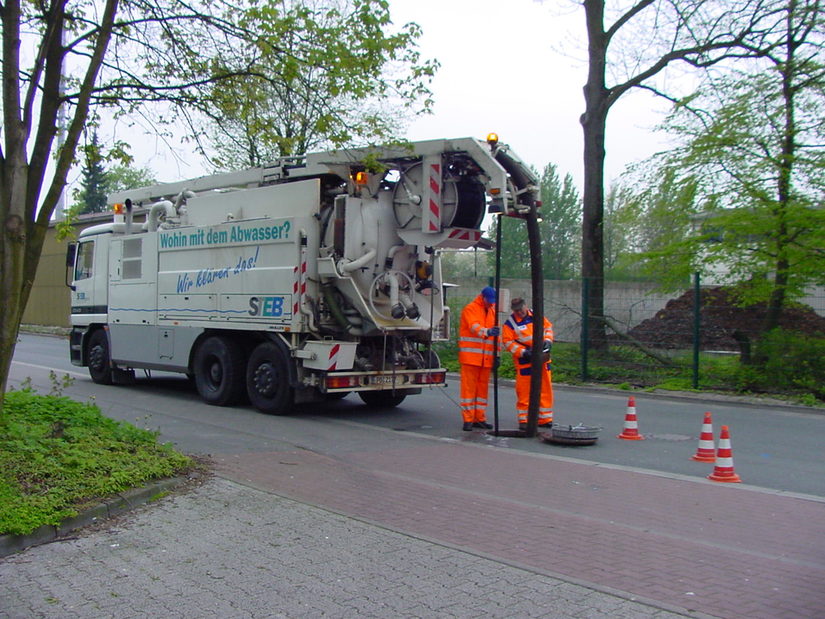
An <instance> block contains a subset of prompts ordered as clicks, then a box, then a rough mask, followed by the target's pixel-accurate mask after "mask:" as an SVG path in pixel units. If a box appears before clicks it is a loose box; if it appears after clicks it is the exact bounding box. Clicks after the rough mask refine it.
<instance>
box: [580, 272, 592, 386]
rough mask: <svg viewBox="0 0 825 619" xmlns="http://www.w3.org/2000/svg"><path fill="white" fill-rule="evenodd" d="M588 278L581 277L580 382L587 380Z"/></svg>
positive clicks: (588, 335) (588, 340) (588, 336)
mask: <svg viewBox="0 0 825 619" xmlns="http://www.w3.org/2000/svg"><path fill="white" fill-rule="evenodd" d="M589 299H590V280H588V279H587V278H586V277H582V326H581V352H580V354H581V370H582V382H587V379H588V378H589V376H588V371H587V355H588V345H589V342H590V333H589V331H588V324H589V322H590V321H589V320H588V317H589V316H590V303H589Z"/></svg>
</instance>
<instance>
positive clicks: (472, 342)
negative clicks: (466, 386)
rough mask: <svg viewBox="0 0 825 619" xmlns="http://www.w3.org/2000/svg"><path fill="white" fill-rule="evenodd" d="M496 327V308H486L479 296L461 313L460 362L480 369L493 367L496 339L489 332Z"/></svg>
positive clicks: (459, 326)
mask: <svg viewBox="0 0 825 619" xmlns="http://www.w3.org/2000/svg"><path fill="white" fill-rule="evenodd" d="M495 325H496V312H495V306H491V307H490V308H485V307H484V298H483V297H482V296H481V295H478V296H477V297H476V298H475V299H473V300H472V301H471V302H470V303H468V304H467V306H466V307H465V308H464V310H463V311H462V312H461V321H460V322H459V324H458V362H459V363H461V364H463V365H477V366H480V367H492V366H493V353H494V345H493V342H494V338H492V337H489V336H488V335H487V330H488V329H490V328H491V327H494V326H495Z"/></svg>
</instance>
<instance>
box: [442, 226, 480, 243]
mask: <svg viewBox="0 0 825 619" xmlns="http://www.w3.org/2000/svg"><path fill="white" fill-rule="evenodd" d="M449 238H451V239H458V240H460V241H471V242H473V243H477V242H478V240H479V239H480V238H481V231H480V230H473V229H472V228H454V229H453V230H452V231H451V232H450V237H449Z"/></svg>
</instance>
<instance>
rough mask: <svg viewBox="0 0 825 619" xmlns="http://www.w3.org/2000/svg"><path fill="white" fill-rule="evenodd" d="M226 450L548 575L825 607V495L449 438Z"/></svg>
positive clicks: (698, 601) (267, 475)
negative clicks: (378, 445) (331, 452)
mask: <svg viewBox="0 0 825 619" xmlns="http://www.w3.org/2000/svg"><path fill="white" fill-rule="evenodd" d="M411 445H412V446H411ZM218 461H219V466H218V469H219V474H220V475H222V476H224V477H227V478H230V479H233V480H236V481H240V482H242V483H247V484H250V485H253V486H256V487H259V488H263V489H266V490H270V491H273V492H275V493H277V494H281V495H284V496H288V497H291V498H294V499H297V500H300V501H305V502H308V503H312V504H315V505H319V506H322V507H326V508H328V509H332V510H335V511H337V512H340V513H343V514H347V515H351V516H354V517H357V518H362V519H366V520H369V521H372V522H375V523H378V524H381V525H383V526H386V527H388V528H391V529H394V530H398V531H403V532H406V533H409V534H412V535H418V536H423V537H426V538H429V539H432V540H436V541H441V542H444V543H447V544H451V545H455V546H459V547H462V548H465V549H467V550H469V551H473V552H479V553H483V554H485V555H488V556H492V557H497V558H500V559H502V560H504V561H507V562H510V563H515V564H518V565H521V566H523V567H527V568H529V569H532V570H535V571H537V572H541V573H546V574H548V575H552V576H558V577H562V578H564V577H567V578H570V579H575V580H579V581H586V582H589V583H595V584H597V585H599V586H601V587H608V588H612V589H618V590H621V591H625V592H627V593H628V594H631V595H634V596H639V597H642V598H647V599H652V600H656V601H659V602H662V603H665V604H668V605H673V606H677V607H680V608H685V609H689V610H696V611H699V612H703V613H707V614H709V615H714V616H718V617H726V618H734V617H748V618H749V619H759V618H765V619H775V618H777V617H782V618H783V619H790V618H796V617H799V618H800V619H803V618H804V619H813V618H816V617H825V585H823V583H825V502H820V501H816V500H810V499H807V498H804V497H796V496H788V495H780V494H776V493H770V492H764V491H761V490H758V489H754V488H748V487H747V486H739V485H733V484H718V483H714V482H705V481H704V480H703V478H701V477H700V476H701V475H702V474H703V471H700V472H699V473H697V479H696V480H688V479H683V478H673V477H665V476H659V475H654V474H649V473H643V472H636V471H630V470H623V469H618V468H615V467H608V466H604V465H597V464H589V463H583V462H574V461H570V460H568V459H559V458H554V457H548V456H541V455H538V456H537V455H531V454H528V453H524V452H519V451H515V450H512V449H502V448H496V447H489V446H478V445H467V444H462V443H455V442H448V441H443V442H432V441H423V440H422V441H420V442H417V441H413V442H406V443H405V444H404V446H397V447H385V448H383V449H382V450H371V451H363V452H349V453H344V454H338V455H336V456H334V457H331V456H328V455H320V454H317V453H313V452H309V451H280V452H267V453H251V454H243V455H232V456H225V457H218Z"/></svg>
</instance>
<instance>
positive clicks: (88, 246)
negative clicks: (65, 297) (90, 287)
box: [74, 241, 95, 281]
mask: <svg viewBox="0 0 825 619" xmlns="http://www.w3.org/2000/svg"><path fill="white" fill-rule="evenodd" d="M94 255H95V244H94V241H87V242H85V243H81V244H80V245H78V247H77V258H76V260H75V263H74V264H75V267H74V278H75V281H77V280H80V279H88V278H90V277H91V276H92V265H93V264H94Z"/></svg>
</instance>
